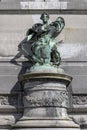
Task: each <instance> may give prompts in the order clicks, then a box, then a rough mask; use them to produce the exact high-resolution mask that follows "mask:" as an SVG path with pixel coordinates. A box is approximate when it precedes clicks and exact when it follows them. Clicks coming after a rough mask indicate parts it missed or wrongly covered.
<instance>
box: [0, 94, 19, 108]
mask: <svg viewBox="0 0 87 130" xmlns="http://www.w3.org/2000/svg"><path fill="white" fill-rule="evenodd" d="M17 98H18V97H17V95H14V96H12V95H4V96H3V95H0V106H2V105H17V104H18V99H17Z"/></svg>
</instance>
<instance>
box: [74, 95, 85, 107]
mask: <svg viewBox="0 0 87 130" xmlns="http://www.w3.org/2000/svg"><path fill="white" fill-rule="evenodd" d="M72 102H73V104H74V105H85V104H87V96H73V101H72Z"/></svg>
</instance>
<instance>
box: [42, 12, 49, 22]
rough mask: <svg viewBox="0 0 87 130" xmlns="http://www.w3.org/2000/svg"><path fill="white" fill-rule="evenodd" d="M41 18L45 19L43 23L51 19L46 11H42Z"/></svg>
mask: <svg viewBox="0 0 87 130" xmlns="http://www.w3.org/2000/svg"><path fill="white" fill-rule="evenodd" d="M40 19H41V20H43V23H47V22H48V20H49V14H47V13H46V12H44V13H42V14H41V17H40Z"/></svg>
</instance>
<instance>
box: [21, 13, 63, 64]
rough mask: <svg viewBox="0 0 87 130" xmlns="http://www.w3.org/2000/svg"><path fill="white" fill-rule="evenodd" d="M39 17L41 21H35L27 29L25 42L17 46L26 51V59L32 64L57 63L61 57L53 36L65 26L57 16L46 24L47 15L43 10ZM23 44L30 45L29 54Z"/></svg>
mask: <svg viewBox="0 0 87 130" xmlns="http://www.w3.org/2000/svg"><path fill="white" fill-rule="evenodd" d="M40 19H41V20H42V21H43V23H36V24H34V25H33V26H32V28H30V29H29V30H28V31H27V37H26V39H25V40H24V41H25V42H22V43H20V45H19V48H20V49H22V51H24V53H26V55H27V57H28V59H31V60H32V61H33V63H34V64H38V65H44V64H49V65H59V64H60V60H61V58H60V54H59V52H58V51H57V46H56V44H57V42H56V41H55V38H56V37H57V36H58V35H59V33H60V32H61V31H62V30H63V28H64V26H65V22H64V19H63V18H62V17H58V18H57V19H56V20H55V21H54V22H52V23H50V24H48V20H49V15H48V14H47V13H45V12H44V13H42V15H41V17H40ZM24 44H29V45H30V49H31V53H32V54H31V55H30V54H29V51H28V50H26V49H25V48H24V47H23V45H24Z"/></svg>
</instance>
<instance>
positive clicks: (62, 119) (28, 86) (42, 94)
mask: <svg viewBox="0 0 87 130" xmlns="http://www.w3.org/2000/svg"><path fill="white" fill-rule="evenodd" d="M71 81H72V77H70V76H69V75H66V74H64V73H53V72H48V73H46V72H43V73H40V72H39V73H32V72H31V73H27V74H25V75H23V76H22V77H20V82H21V83H22V85H23V87H24V97H23V103H24V114H23V117H22V118H21V119H20V120H19V121H18V122H17V123H16V125H15V126H14V128H13V129H15V130H19V129H20V130H25V129H27V130H31V129H35V130H36V129H38V130H39V129H41V130H42V129H47V130H48V129H53V130H54V129H58V130H61V129H64V130H73V129H74V130H77V129H79V126H78V125H77V124H75V123H74V122H73V121H72V120H71V119H70V118H69V117H68V114H67V108H68V104H69V101H68V100H69V99H68V92H67V87H69V84H70V83H71Z"/></svg>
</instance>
